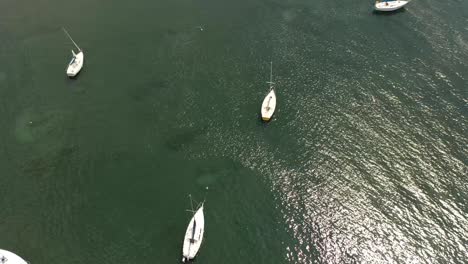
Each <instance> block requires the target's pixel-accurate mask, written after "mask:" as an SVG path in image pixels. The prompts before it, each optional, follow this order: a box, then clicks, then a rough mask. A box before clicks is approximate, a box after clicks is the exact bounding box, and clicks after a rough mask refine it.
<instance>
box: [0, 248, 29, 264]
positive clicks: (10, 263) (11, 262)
mask: <svg viewBox="0 0 468 264" xmlns="http://www.w3.org/2000/svg"><path fill="white" fill-rule="evenodd" d="M0 264H27V262H26V261H25V260H24V259H22V258H21V257H19V256H18V255H16V254H15V253H12V252H10V251H6V250H3V249H0Z"/></svg>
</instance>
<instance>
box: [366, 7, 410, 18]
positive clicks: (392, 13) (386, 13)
mask: <svg viewBox="0 0 468 264" xmlns="http://www.w3.org/2000/svg"><path fill="white" fill-rule="evenodd" d="M405 12H406V9H405V8H404V7H402V8H400V9H397V10H394V11H379V10H375V9H374V10H372V14H374V15H377V16H393V15H396V14H400V13H405Z"/></svg>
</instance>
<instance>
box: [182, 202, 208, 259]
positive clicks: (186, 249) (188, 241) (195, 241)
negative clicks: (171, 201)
mask: <svg viewBox="0 0 468 264" xmlns="http://www.w3.org/2000/svg"><path fill="white" fill-rule="evenodd" d="M190 203H192V200H191V199H190ZM203 204H204V202H203V203H201V205H200V206H199V207H198V209H197V211H194V210H193V206H192V210H190V212H192V213H194V214H193V217H192V219H191V220H190V223H189V225H188V227H187V231H186V232H185V237H184V245H183V248H182V262H186V261H190V260H192V259H194V258H195V256H196V255H197V253H198V250H199V249H200V246H201V243H202V240H203V233H204V230H205V217H204V215H203Z"/></svg>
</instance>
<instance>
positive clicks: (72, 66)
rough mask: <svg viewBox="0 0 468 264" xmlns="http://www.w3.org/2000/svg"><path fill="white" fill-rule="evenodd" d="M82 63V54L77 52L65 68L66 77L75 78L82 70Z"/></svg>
mask: <svg viewBox="0 0 468 264" xmlns="http://www.w3.org/2000/svg"><path fill="white" fill-rule="evenodd" d="M83 63H84V54H83V52H82V51H80V52H78V54H74V56H73V58H72V60H71V61H70V63H69V64H68V68H67V75H68V77H75V76H76V75H78V73H79V72H80V71H81V68H83Z"/></svg>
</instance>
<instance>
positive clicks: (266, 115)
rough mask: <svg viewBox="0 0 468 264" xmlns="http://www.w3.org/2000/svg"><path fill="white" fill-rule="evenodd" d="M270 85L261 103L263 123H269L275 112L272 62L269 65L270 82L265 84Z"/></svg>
mask: <svg viewBox="0 0 468 264" xmlns="http://www.w3.org/2000/svg"><path fill="white" fill-rule="evenodd" d="M267 83H268V84H270V92H269V93H268V94H267V95H266V96H265V99H263V103H262V109H261V113H262V120H263V121H270V119H271V117H272V116H273V113H274V112H275V108H276V94H275V90H274V87H273V85H274V84H275V83H274V82H273V62H271V63H270V81H269V82H267Z"/></svg>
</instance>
